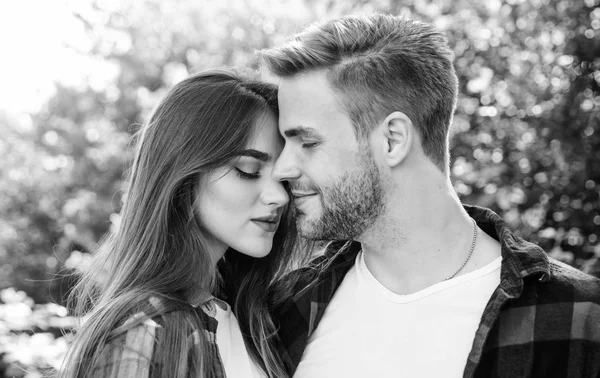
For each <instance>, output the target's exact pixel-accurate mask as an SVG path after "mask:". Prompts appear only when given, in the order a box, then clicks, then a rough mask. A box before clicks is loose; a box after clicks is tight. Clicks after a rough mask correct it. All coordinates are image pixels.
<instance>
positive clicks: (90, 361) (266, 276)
mask: <svg viewBox="0 0 600 378" xmlns="http://www.w3.org/2000/svg"><path fill="white" fill-rule="evenodd" d="M276 99H277V93H276V88H275V87H274V86H272V85H270V84H266V83H262V82H259V81H255V80H253V79H248V78H245V77H243V76H241V75H240V74H238V73H235V72H232V71H227V70H210V71H204V72H201V73H199V74H196V75H193V76H191V77H189V78H187V79H185V80H183V81H182V82H180V83H179V84H177V85H175V86H174V87H173V88H172V89H171V90H170V91H169V92H168V93H167V95H166V96H165V97H164V98H163V99H162V101H161V102H160V103H159V104H158V106H157V107H156V108H155V110H154V111H153V113H152V116H151V118H150V120H149V121H148V122H147V124H145V125H144V127H143V128H142V129H141V130H140V132H139V133H138V140H137V149H136V155H135V160H134V163H133V166H132V168H131V171H130V182H129V189H128V191H127V197H126V200H125V201H124V206H123V208H122V210H121V219H120V223H119V226H118V229H117V230H116V231H115V232H112V233H109V234H108V236H107V237H105V239H104V240H103V242H102V244H101V246H100V248H98V250H97V251H96V252H95V255H94V258H93V265H92V266H91V268H90V269H88V270H87V271H86V272H85V273H84V275H83V277H82V278H81V280H80V281H79V282H78V284H77V285H76V286H75V287H74V289H73V291H72V293H71V296H70V298H71V300H72V303H73V304H74V306H73V308H74V311H75V313H76V315H78V316H82V317H83V316H85V317H86V318H87V320H86V321H85V322H84V324H83V325H82V327H81V328H80V329H79V330H78V332H77V333H76V335H75V339H74V341H73V343H72V345H71V349H70V351H69V353H68V356H67V359H66V360H65V365H64V367H65V369H63V371H62V372H61V374H62V376H63V377H65V378H66V377H69V378H70V377H86V376H87V375H88V374H90V372H91V371H93V369H94V367H95V365H96V363H97V362H98V357H99V353H100V352H101V351H102V348H103V347H104V346H105V345H106V343H107V342H108V341H110V339H111V338H112V337H114V336H115V329H116V328H117V327H119V326H121V325H123V323H124V322H125V321H126V320H127V319H128V318H129V317H130V316H132V315H133V314H135V313H136V312H138V311H140V309H142V310H148V306H146V304H147V303H148V301H149V299H150V298H152V297H157V298H159V299H160V300H161V302H162V303H163V304H164V306H162V308H161V310H157V311H155V313H150V314H148V315H149V316H154V315H162V316H164V317H165V318H166V319H167V325H166V326H165V329H164V332H165V333H164V337H162V338H161V339H160V340H158V344H157V345H156V350H157V351H158V350H160V355H156V354H155V357H157V358H159V359H160V360H159V361H153V362H157V363H156V365H155V367H154V369H155V370H154V373H155V374H156V376H159V377H163V376H164V377H166V376H177V377H184V376H185V377H187V376H190V377H192V376H193V377H200V376H202V377H210V376H213V375H214V371H213V367H214V366H215V364H214V361H213V360H212V359H213V356H212V355H211V354H210V353H209V352H208V351H209V348H208V347H207V344H206V343H207V340H205V339H203V340H200V341H201V342H200V343H199V344H198V345H197V350H196V351H194V352H192V353H191V354H190V361H191V363H190V362H189V361H187V360H185V361H182V356H181V351H182V350H183V349H185V348H186V345H187V344H186V341H187V339H188V336H190V330H192V331H193V330H194V329H204V328H205V325H204V324H202V320H201V319H200V318H199V317H198V316H197V315H194V314H195V312H194V311H195V310H194V308H193V307H192V306H191V304H193V303H198V301H200V300H201V299H202V298H206V297H207V296H208V295H209V294H211V293H213V294H216V295H218V296H221V297H223V296H225V297H226V298H224V299H226V300H227V301H228V302H229V303H230V304H231V305H232V307H233V310H234V312H235V314H236V316H237V317H238V320H239V323H240V328H241V330H242V333H244V335H245V336H246V340H248V343H247V347H248V350H249V352H250V355H251V357H252V358H253V360H254V361H255V362H257V363H258V364H259V365H260V366H262V367H263V369H264V370H265V371H266V372H267V374H268V375H269V376H270V377H282V376H285V372H284V370H283V368H282V366H281V361H280V360H279V358H278V356H277V353H276V352H275V347H274V344H273V336H274V335H275V332H276V330H275V326H274V325H273V322H272V321H271V318H270V316H269V314H268V311H267V310H268V309H267V298H266V296H267V291H268V290H267V289H268V287H269V286H270V285H271V284H272V283H273V282H274V281H275V280H277V279H278V278H279V277H280V276H281V275H282V274H284V273H285V272H286V271H287V270H288V269H287V267H288V264H290V263H293V262H295V261H298V259H297V258H296V257H295V255H296V254H298V251H299V249H298V248H296V243H295V237H296V230H295V227H294V222H293V219H292V215H291V214H290V213H291V211H289V209H286V211H285V212H284V216H283V218H282V221H281V223H280V227H279V229H278V231H277V232H276V233H275V236H274V241H273V247H272V250H271V253H270V254H269V255H268V256H266V257H264V258H261V259H254V258H250V257H247V256H244V255H242V254H240V253H237V252H235V251H233V250H229V251H227V252H226V254H225V256H224V258H223V259H222V260H221V261H220V262H219V265H218V267H216V266H215V260H214V258H213V257H212V254H211V251H209V250H208V248H207V245H208V243H207V239H206V231H205V229H204V228H203V226H202V224H201V223H200V221H199V219H200V217H199V216H198V214H197V211H198V210H197V209H198V205H197V198H198V192H199V190H200V187H199V185H200V182H201V178H202V177H203V175H206V174H207V173H209V172H211V171H212V170H214V169H215V168H218V167H222V166H224V165H226V164H228V163H230V162H231V161H232V160H233V159H234V158H235V157H236V155H237V154H238V153H239V152H240V151H242V150H244V149H245V148H246V145H247V143H248V142H249V140H250V138H251V136H252V133H253V131H254V124H255V123H256V121H257V120H258V119H260V117H263V116H264V115H265V114H266V113H268V112H274V113H275V114H276V113H277V103H276ZM221 277H222V278H221ZM199 333H200V336H201V338H202V337H204V332H199ZM250 340H251V341H250Z"/></svg>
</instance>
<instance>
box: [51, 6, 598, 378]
mask: <svg viewBox="0 0 600 378" xmlns="http://www.w3.org/2000/svg"><path fill="white" fill-rule="evenodd" d="M261 60H262V63H263V68H264V69H266V70H268V71H270V72H271V73H273V74H274V75H276V76H277V77H279V86H278V88H277V87H275V86H273V85H272V84H267V83H263V82H260V81H257V80H254V79H249V78H245V77H242V76H240V75H237V74H234V73H232V72H231V71H217V70H211V71H205V72H202V73H199V74H196V75H193V76H191V77H190V78H188V79H186V80H184V81H183V82H181V83H179V84H177V85H176V86H175V87H174V88H173V89H172V90H171V91H170V92H169V93H168V94H167V95H166V97H165V98H164V99H163V100H162V101H161V102H160V104H159V105H158V106H157V108H156V109H155V110H154V113H153V114H152V116H151V118H150V120H149V122H148V123H147V124H146V125H145V126H144V128H143V130H142V131H141V132H140V135H139V141H138V147H137V151H136V158H135V161H134V164H133V167H132V169H131V179H130V187H129V190H128V194H127V199H126V201H125V205H124V207H123V210H122V213H121V222H120V225H119V228H118V230H117V232H115V233H114V234H113V235H112V236H110V237H109V238H107V239H106V240H105V241H104V243H103V246H102V248H101V249H100V250H99V251H98V252H97V255H96V258H95V265H94V267H93V268H92V269H91V270H90V271H89V272H88V273H87V276H86V277H84V279H83V280H82V281H81V282H80V283H79V285H78V286H77V288H76V290H75V292H74V293H75V298H76V300H77V310H78V311H79V313H81V314H85V317H86V318H87V320H86V322H85V323H84V325H83V326H82V328H81V329H80V330H79V331H78V332H77V334H76V337H75V340H74V342H73V344H72V347H71V350H70V352H69V355H68V358H67V360H66V362H65V368H64V369H63V372H62V374H63V376H65V377H229V378H233V377H288V376H294V377H367V376H369V377H370V376H372V377H392V376H393V377H396V376H404V377H459V376H465V377H598V376H600V321H599V320H598V319H599V317H600V281H599V280H597V279H595V278H592V277H590V276H587V275H585V274H583V273H580V272H579V271H577V270H575V269H572V268H570V267H568V266H566V265H563V264H561V263H558V262H556V261H554V260H552V259H549V258H548V257H547V255H546V254H545V253H544V251H542V250H541V249H540V248H539V247H537V246H535V245H533V244H531V243H528V242H526V241H524V240H522V239H520V238H518V237H516V236H515V235H514V234H513V233H512V232H511V231H510V230H509V229H508V228H507V227H506V225H505V224H504V223H503V222H502V219H501V218H500V217H499V216H498V215H496V214H495V213H493V212H492V211H490V210H487V209H484V208H479V207H472V206H462V205H461V204H460V201H459V199H458V197H457V195H456V194H455V192H454V191H453V189H452V185H451V183H450V179H449V173H448V171H449V169H448V166H449V154H448V128H449V126H450V123H451V121H452V116H453V112H454V109H455V104H456V97H457V78H456V74H455V71H454V68H453V65H452V60H451V52H450V50H449V48H448V46H447V44H446V42H445V39H444V38H443V36H442V35H441V34H440V33H439V32H437V31H435V30H434V29H433V28H432V27H431V26H430V25H427V24H424V23H420V22H414V21H410V20H406V19H401V18H398V17H393V16H389V15H379V14H372V15H364V16H349V17H343V18H341V19H338V20H334V21H331V22H327V23H324V24H321V25H316V26H312V27H310V28H308V29H307V30H305V31H304V32H302V33H300V34H298V35H297V36H295V37H294V38H293V39H292V40H291V41H290V42H289V43H288V44H286V45H284V46H282V47H276V48H271V49H267V50H265V51H262V52H261ZM297 234H299V235H300V236H302V237H303V238H297ZM310 240H331V241H332V242H331V243H329V244H328V246H327V248H326V250H325V252H324V254H322V255H321V256H319V257H317V258H316V259H314V260H312V261H310V262H305V261H304V260H306V259H307V258H308V257H310V252H311V250H312V248H311V247H312V246H311V242H310ZM294 269H295V270H294Z"/></svg>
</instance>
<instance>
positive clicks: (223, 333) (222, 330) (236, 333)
mask: <svg viewBox="0 0 600 378" xmlns="http://www.w3.org/2000/svg"><path fill="white" fill-rule="evenodd" d="M217 301H218V300H217ZM218 302H219V303H218V304H217V305H216V306H215V307H216V314H215V319H216V320H217V322H219V324H218V325H217V345H218V347H219V353H220V355H221V360H222V361H223V367H224V369H225V374H226V375H227V378H266V374H265V373H264V372H263V371H262V369H261V368H260V367H259V366H257V365H256V364H255V363H254V361H252V358H251V357H250V354H248V350H247V349H246V344H244V339H243V337H242V332H241V330H240V326H239V324H238V322H237V319H236V317H235V315H234V314H233V312H232V311H231V307H230V306H229V305H228V304H226V303H225V302H223V301H218Z"/></svg>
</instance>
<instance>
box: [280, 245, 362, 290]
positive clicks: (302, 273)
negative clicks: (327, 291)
mask: <svg viewBox="0 0 600 378" xmlns="http://www.w3.org/2000/svg"><path fill="white" fill-rule="evenodd" d="M359 250H360V244H359V243H357V242H352V241H332V242H329V243H328V244H327V245H326V246H325V247H324V248H323V250H322V251H321V252H320V253H318V254H317V256H316V257H315V258H313V259H312V260H311V261H310V262H309V263H308V264H307V265H306V266H304V267H301V268H299V269H296V270H294V271H292V272H291V273H290V274H289V276H288V279H290V280H291V281H293V282H294V283H295V284H294V292H295V293H298V292H299V291H301V290H303V289H304V288H306V287H308V286H310V285H311V284H313V283H315V280H317V279H319V278H325V279H327V276H328V275H329V273H331V271H332V270H335V269H337V268H339V267H340V266H345V267H347V268H350V267H351V266H352V264H353V263H354V258H355V257H356V254H357V253H358V252H359ZM332 278H333V277H332Z"/></svg>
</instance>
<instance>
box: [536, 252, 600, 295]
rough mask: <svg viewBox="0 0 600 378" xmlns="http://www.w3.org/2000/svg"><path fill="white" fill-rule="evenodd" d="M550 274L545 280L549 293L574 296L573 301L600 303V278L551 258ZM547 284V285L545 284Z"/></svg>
mask: <svg viewBox="0 0 600 378" xmlns="http://www.w3.org/2000/svg"><path fill="white" fill-rule="evenodd" d="M549 267H550V275H549V277H548V279H547V281H546V282H545V283H546V285H547V286H548V289H547V290H546V291H547V292H548V294H549V295H552V296H554V297H558V298H557V299H559V300H560V299H567V296H568V297H572V301H573V302H592V303H595V304H598V305H600V279H599V278H596V277H594V276H592V275H589V274H587V273H584V272H582V271H580V270H578V269H576V268H574V267H572V266H570V265H567V264H565V263H563V262H561V261H558V260H555V259H553V258H549ZM544 286H545V285H544Z"/></svg>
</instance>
